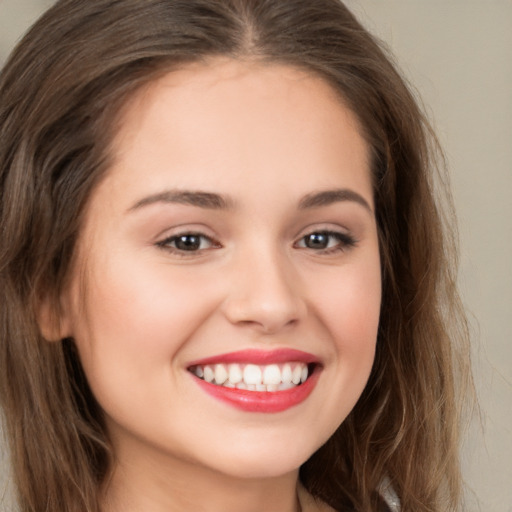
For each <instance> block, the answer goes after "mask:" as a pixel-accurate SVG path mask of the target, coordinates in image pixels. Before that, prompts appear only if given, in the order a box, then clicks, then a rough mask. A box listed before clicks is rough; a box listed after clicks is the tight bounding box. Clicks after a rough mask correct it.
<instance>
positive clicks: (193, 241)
mask: <svg viewBox="0 0 512 512" xmlns="http://www.w3.org/2000/svg"><path fill="white" fill-rule="evenodd" d="M175 243H176V247H177V248H178V249H180V250H182V251H195V250H197V249H199V247H200V245H201V238H200V237H199V236H197V235H183V236H180V237H178V238H177V239H176V242H175Z"/></svg>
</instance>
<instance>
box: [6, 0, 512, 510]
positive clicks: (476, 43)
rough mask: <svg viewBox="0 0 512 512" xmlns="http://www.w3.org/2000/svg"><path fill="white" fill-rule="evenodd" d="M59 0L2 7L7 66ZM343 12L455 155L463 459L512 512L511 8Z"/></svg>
mask: <svg viewBox="0 0 512 512" xmlns="http://www.w3.org/2000/svg"><path fill="white" fill-rule="evenodd" d="M84 1H89V0H84ZM311 1H314V0H311ZM51 3H52V2H50V1H49V0H0V64H1V63H2V62H3V61H4V59H5V57H6V55H7V54H8V52H9V51H10V49H11V48H12V46H13V45H14V43H15V41H16V40H17V39H18V38H19V37H20V36H21V34H22V33H23V32H24V31H25V30H26V29H27V27H28V26H29V24H30V23H31V22H33V21H34V20H35V19H36V17H37V16H38V14H39V13H41V12H42V10H43V9H44V8H45V7H47V6H48V5H50V4H51ZM346 3H347V5H348V6H349V7H350V8H351V9H352V10H353V12H354V13H355V14H356V15H357V16H358V17H359V18H360V19H361V20H362V21H363V22H364V23H365V25H366V26H367V27H368V28H369V29H370V30H371V31H372V32H374V33H375V34H377V35H378V36H379V37H380V38H382V39H383V40H384V41H385V42H386V44H387V45H388V46H389V47H390V48H391V50H392V51H393V52H394V53H395V56H396V58H397V61H398V63H399V65H400V66H401V68H402V70H403V72H404V73H405V75H406V76H408V77H409V78H410V80H411V82H412V83H413V84H414V85H415V87H416V88H417V90H418V91H419V93H420V94H421V96H422V97H423V99H424V102H425V104H426V106H427V112H428V113H429V116H430V117H431V119H432V120H433V122H434V126H435V127H436V130H437V133H438V135H439V137H440V139H441V142H442V144H443V146H444V148H445V150H446V154H447V156H448V161H449V166H450V170H451V179H452V185H453V193H454V198H455V203H456V208H457V212H458V218H459V227H460V236H461V275H460V286H461V290H462V293H463V298H464V303H465V305H466V306H467V308H468V311H469V313H470V320H471V323H472V333H473V347H474V349H473V358H474V361H475V374H476V379H477V388H478V392H479V398H480V403H481V408H482V413H483V432H482V431H481V430H480V428H479V427H478V425H475V426H474V427H473V428H472V430H471V432H470V434H468V437H467V439H468V441H467V443H466V447H465V451H464V468H465V474H466V478H467V482H468V487H469V488H470V489H472V491H473V492H472V493H468V507H467V510H470V511H476V510H482V511H485V512H512V427H511V425H512V328H511V320H512V270H511V266H512V199H511V197H510V196H511V192H512V92H511V91H512V0H347V2H346ZM418 464H421V461H418ZM3 465H4V474H5V471H6V470H5V467H6V466H7V462H6V460H5V457H4V461H3ZM5 480H6V479H5V478H4V482H5ZM4 488H5V484H4V483H1V484H0V500H1V496H2V494H3V489H4ZM478 502H479V504H478ZM0 509H1V510H7V505H3V506H0Z"/></svg>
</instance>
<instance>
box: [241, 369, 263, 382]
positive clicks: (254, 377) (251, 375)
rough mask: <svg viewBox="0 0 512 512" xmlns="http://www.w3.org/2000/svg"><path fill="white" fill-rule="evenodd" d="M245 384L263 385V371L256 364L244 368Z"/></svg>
mask: <svg viewBox="0 0 512 512" xmlns="http://www.w3.org/2000/svg"><path fill="white" fill-rule="evenodd" d="M244 382H245V383H246V384H261V369H260V367H259V366H256V365H255V364H248V365H247V366H246V367H245V368H244Z"/></svg>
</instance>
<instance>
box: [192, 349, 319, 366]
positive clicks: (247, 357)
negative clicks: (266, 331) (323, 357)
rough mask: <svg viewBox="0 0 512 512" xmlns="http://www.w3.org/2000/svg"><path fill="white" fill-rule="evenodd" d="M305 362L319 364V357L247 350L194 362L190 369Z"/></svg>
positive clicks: (295, 353) (274, 351)
mask: <svg viewBox="0 0 512 512" xmlns="http://www.w3.org/2000/svg"><path fill="white" fill-rule="evenodd" d="M289 362H303V363H307V364H311V363H319V359H318V357H316V356H314V355H313V354H310V353H308V352H303V351H302V350H296V349H288V348H280V349H275V350H260V349H247V350H238V351H235V352H227V353H225V354H218V355H215V356H211V357H206V358H204V359H197V360H196V361H192V362H191V363H190V364H189V365H188V367H192V366H204V365H208V364H210V365H211V364H229V363H247V364H256V365H268V364H279V363H289Z"/></svg>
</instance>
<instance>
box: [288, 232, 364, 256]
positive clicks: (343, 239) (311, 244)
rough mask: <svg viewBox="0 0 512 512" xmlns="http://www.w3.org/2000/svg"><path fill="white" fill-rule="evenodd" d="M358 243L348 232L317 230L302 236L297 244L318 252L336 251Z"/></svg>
mask: <svg viewBox="0 0 512 512" xmlns="http://www.w3.org/2000/svg"><path fill="white" fill-rule="evenodd" d="M355 244H356V241H355V240H354V238H352V237H351V236H350V235H348V234H346V233H338V232H337V231H315V232H313V233H309V234H308V235H306V236H304V237H302V238H301V239H300V240H299V241H298V242H297V244H296V246H297V247H299V248H303V249H311V250H313V251H318V252H322V251H323V252H324V253H327V252H336V251H343V250H344V249H348V248H350V247H352V246H354V245H355Z"/></svg>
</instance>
